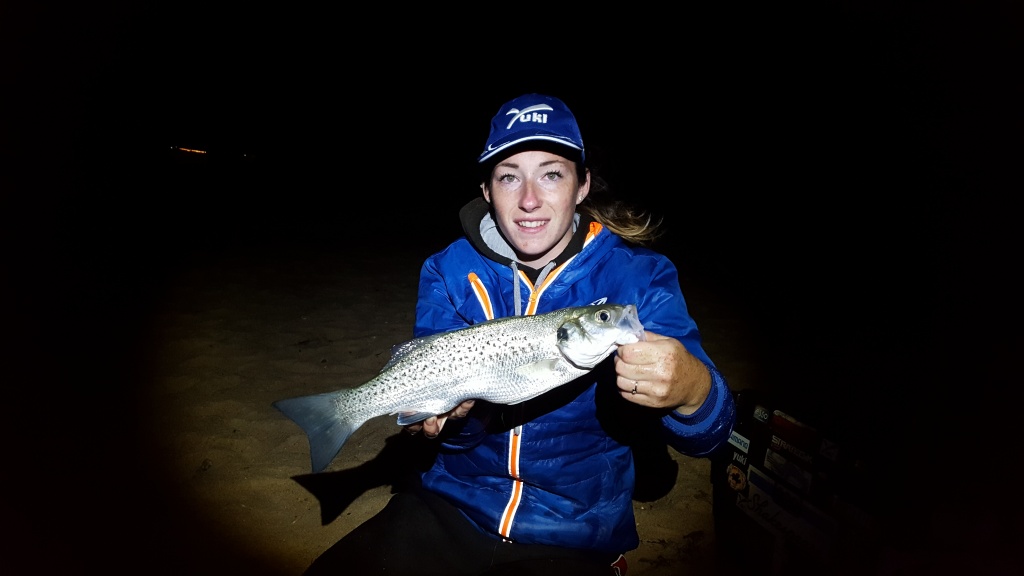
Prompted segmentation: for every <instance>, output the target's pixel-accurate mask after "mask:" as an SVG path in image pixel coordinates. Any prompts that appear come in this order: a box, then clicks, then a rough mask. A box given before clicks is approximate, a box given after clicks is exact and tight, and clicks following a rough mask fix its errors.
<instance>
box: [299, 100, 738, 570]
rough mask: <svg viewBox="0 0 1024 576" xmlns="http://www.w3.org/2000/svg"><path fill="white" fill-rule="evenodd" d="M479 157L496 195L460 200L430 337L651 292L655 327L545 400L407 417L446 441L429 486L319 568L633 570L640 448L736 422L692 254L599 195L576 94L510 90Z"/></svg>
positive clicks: (437, 281) (424, 293)
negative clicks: (707, 334) (655, 242)
mask: <svg viewBox="0 0 1024 576" xmlns="http://www.w3.org/2000/svg"><path fill="white" fill-rule="evenodd" d="M478 160H479V164H480V166H481V168H482V177H481V180H482V183H481V190H482V197H480V198H477V199H475V200H474V201H472V202H470V203H469V204H467V205H466V206H465V207H464V208H463V209H462V210H461V212H460V218H461V220H462V224H463V228H464V230H465V236H464V237H462V238H459V239H458V240H456V241H454V242H453V243H452V244H450V245H449V246H448V247H447V248H445V249H444V250H442V251H441V252H438V253H437V254H434V255H432V256H431V257H429V258H428V259H427V261H426V262H425V263H424V265H423V267H422V270H421V274H420V287H419V299H418V302H417V305H416V325H415V329H414V334H415V336H416V337H421V336H427V335H429V334H435V333H438V332H445V331H449V330H455V329H458V328H464V327H467V326H470V325H473V324H476V323H478V322H484V321H487V320H490V319H493V318H500V317H504V316H511V315H524V314H540V313H545V312H549V311H552V310H556V309H559V308H564V307H568V306H580V305H587V304H591V303H595V302H611V303H621V304H636V305H637V307H638V309H639V314H640V320H641V322H642V323H643V325H644V328H645V332H646V339H645V341H642V342H639V343H636V344H631V345H624V346H620V347H619V349H618V351H617V353H616V354H615V355H614V359H613V360H609V361H606V362H605V363H603V364H602V365H600V366H599V367H598V368H596V369H595V370H594V371H592V372H591V373H590V374H588V375H587V376H586V377H584V378H581V379H579V380H577V381H575V382H572V383H570V384H566V385H564V386H562V387H559V388H557V389H555V390H553V391H551V392H549V393H548V394H545V395H543V396H541V397H538V398H535V399H534V400H530V401H527V402H525V403H522V404H519V405H516V406H501V405H493V404H489V403H487V402H484V401H479V402H476V401H474V400H468V401H466V402H463V403H462V404H461V405H459V406H457V407H456V408H455V409H453V410H452V411H451V412H448V413H446V414H441V415H438V416H436V417H433V418H429V419H427V420H425V421H423V422H420V423H417V424H414V425H411V426H408V427H407V430H408V431H409V432H411V433H418V432H421V431H422V433H423V434H424V435H425V436H427V437H428V438H436V439H437V442H439V446H438V454H437V457H436V459H435V461H434V463H433V465H432V466H431V467H430V468H429V469H427V470H426V471H425V472H424V473H423V474H422V478H421V480H422V482H421V486H420V487H419V488H418V489H415V490H412V491H408V492H401V493H399V494H396V495H395V496H394V497H393V498H392V500H391V502H390V503H389V504H388V506H387V507H385V509H384V510H383V511H382V512H381V513H380V514H379V515H377V516H376V517H374V518H372V519H371V520H369V521H367V522H366V523H365V524H363V525H362V526H360V527H359V528H357V529H356V530H354V531H353V532H352V533H350V534H349V535H348V536H346V537H345V538H343V539H342V540H341V541H340V542H339V543H338V544H337V545H336V546H334V547H332V549H331V550H329V551H328V552H327V553H325V554H324V555H323V556H322V557H321V558H320V559H318V561H317V562H316V563H314V565H313V566H312V567H311V569H310V571H309V572H308V573H309V574H313V573H328V572H331V571H332V570H333V571H336V570H337V569H338V568H336V567H337V566H340V565H341V564H340V563H342V562H344V564H345V565H347V566H348V567H349V568H352V567H353V566H358V568H357V569H356V571H354V572H352V573H364V572H365V573H377V572H385V573H389V574H390V573H394V574H434V573H437V574H488V575H491V574H551V573H561V574H602V575H607V574H625V568H626V565H625V557H624V553H625V552H628V551H629V550H633V549H635V548H636V547H637V545H638V544H639V538H638V536H637V532H636V527H635V521H634V518H633V507H632V497H633V491H634V487H635V474H634V458H633V446H634V445H636V444H637V443H640V442H644V441H648V442H649V441H651V440H652V439H653V440H657V441H660V442H667V443H668V445H670V446H672V447H673V448H674V449H676V450H678V451H679V452H681V453H683V454H687V455H690V456H697V457H699V456H704V455H707V454H709V453H710V452H711V451H713V450H714V449H715V448H717V447H718V446H719V445H720V444H721V443H723V442H725V441H726V440H727V439H728V437H729V435H730V433H731V431H732V427H733V424H734V421H735V414H734V406H733V399H732V396H731V394H730V392H729V389H728V387H727V384H726V382H725V380H724V379H723V378H722V376H721V374H720V373H719V372H718V371H717V370H716V369H715V367H714V364H713V363H712V362H711V359H710V358H708V356H707V354H706V353H705V352H704V350H703V348H702V347H701V344H700V336H699V333H698V331H697V326H696V324H695V323H694V321H693V319H692V318H691V317H690V316H689V314H688V312H687V309H686V304H685V301H684V299H683V295H682V292H681V289H680V286H679V280H678V275H677V271H676V268H675V266H674V265H673V264H672V263H671V262H670V261H669V260H668V259H667V258H666V257H665V256H663V255H661V254H658V253H656V252H653V251H651V250H650V249H648V248H645V247H643V244H645V243H648V242H650V241H651V240H652V239H653V238H655V236H656V234H657V227H656V226H655V225H653V224H652V223H651V222H650V219H649V218H646V217H644V216H643V215H642V214H638V213H636V212H633V211H631V210H630V209H629V208H628V207H626V206H625V205H623V204H621V203H616V202H608V201H602V200H600V199H599V198H598V196H599V195H600V194H601V192H603V190H600V189H599V188H600V186H599V184H597V183H595V181H594V177H593V176H592V175H591V173H590V170H589V168H588V167H587V165H586V154H585V150H584V146H583V139H582V137H581V135H580V131H579V127H578V126H577V123H576V119H575V117H574V116H573V114H572V112H571V111H570V110H569V108H568V107H566V105H565V104H564V103H563V102H562V101H561V100H559V99H557V98H554V97H551V96H546V95H540V94H527V95H523V96H520V97H518V98H516V99H514V100H512V101H510V102H508V103H506V104H505V105H503V106H502V107H501V108H500V109H499V111H498V113H497V115H495V117H494V119H493V121H492V124H491V131H490V136H489V138H488V140H487V143H486V145H485V147H484V151H483V153H482V154H481V155H480V157H479V159H478ZM353 562H354V563H355V564H353ZM331 566H335V568H332V567H331ZM321 570H322V571H323V572H321ZM359 570H361V571H362V572H360V571H359ZM616 571H617V572H616Z"/></svg>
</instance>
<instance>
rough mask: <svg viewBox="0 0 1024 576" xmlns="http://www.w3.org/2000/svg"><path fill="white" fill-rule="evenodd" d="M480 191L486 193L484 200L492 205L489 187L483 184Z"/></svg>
mask: <svg viewBox="0 0 1024 576" xmlns="http://www.w3.org/2000/svg"><path fill="white" fill-rule="evenodd" d="M480 191H481V192H483V193H484V200H485V201H486V202H487V203H488V204H490V203H491V191H490V190H488V189H487V185H486V184H484V183H482V182H481V183H480Z"/></svg>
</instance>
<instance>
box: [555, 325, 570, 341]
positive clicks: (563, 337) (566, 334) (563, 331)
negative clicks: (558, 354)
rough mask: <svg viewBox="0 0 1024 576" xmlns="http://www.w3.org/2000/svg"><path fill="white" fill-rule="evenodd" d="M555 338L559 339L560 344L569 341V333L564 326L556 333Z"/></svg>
mask: <svg viewBox="0 0 1024 576" xmlns="http://www.w3.org/2000/svg"><path fill="white" fill-rule="evenodd" d="M555 336H556V337H557V338H558V341H559V342H565V341H566V340H568V339H569V331H568V330H566V329H565V327H564V326H559V327H558V331H557V332H555Z"/></svg>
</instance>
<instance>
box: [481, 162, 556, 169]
mask: <svg viewBox="0 0 1024 576" xmlns="http://www.w3.org/2000/svg"><path fill="white" fill-rule="evenodd" d="M566 162H567V161H566V160H545V161H544V162H541V163H540V166H541V167H546V166H550V165H551V164H564V163H566ZM497 166H504V167H506V168H517V169H518V168H519V164H516V163H514V162H508V161H502V162H498V164H497Z"/></svg>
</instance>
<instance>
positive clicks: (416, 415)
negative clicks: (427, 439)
mask: <svg viewBox="0 0 1024 576" xmlns="http://www.w3.org/2000/svg"><path fill="white" fill-rule="evenodd" d="M431 416H437V414H434V413H433V412H400V413H399V414H398V425H399V426H408V425H409V424H415V423H417V422H422V421H424V420H426V419H427V418H430V417H431Z"/></svg>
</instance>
